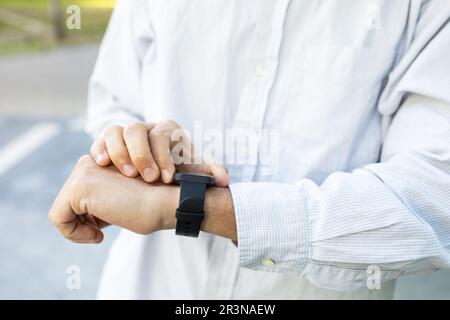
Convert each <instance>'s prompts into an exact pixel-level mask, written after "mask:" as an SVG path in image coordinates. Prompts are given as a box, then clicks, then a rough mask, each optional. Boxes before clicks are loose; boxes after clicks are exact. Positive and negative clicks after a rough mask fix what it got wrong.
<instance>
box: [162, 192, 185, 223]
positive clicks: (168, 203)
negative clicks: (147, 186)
mask: <svg viewBox="0 0 450 320" xmlns="http://www.w3.org/2000/svg"><path fill="white" fill-rule="evenodd" d="M179 200H180V187H179V186H176V185H173V186H169V187H168V192H167V194H166V198H165V199H164V200H163V201H164V202H163V214H162V219H161V229H162V230H168V229H175V227H176V224H177V219H176V218H175V212H176V210H177V208H178V203H179Z"/></svg>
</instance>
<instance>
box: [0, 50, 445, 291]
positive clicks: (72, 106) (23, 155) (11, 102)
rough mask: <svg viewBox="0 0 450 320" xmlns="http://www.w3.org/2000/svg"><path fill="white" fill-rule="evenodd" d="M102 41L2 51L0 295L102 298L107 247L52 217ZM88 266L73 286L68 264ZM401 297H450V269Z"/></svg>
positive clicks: (413, 281)
mask: <svg viewBox="0 0 450 320" xmlns="http://www.w3.org/2000/svg"><path fill="white" fill-rule="evenodd" d="M96 52H97V48H96V47H90V46H87V47H79V48H78V47H77V48H65V49H59V50H55V51H52V52H48V53H40V54H34V55H25V56H18V57H13V58H11V57H8V58H0V299H31V298H35V299H90V298H95V291H96V287H97V284H98V280H99V275H100V272H101V267H102V264H103V263H104V261H105V259H106V253H107V249H108V247H109V245H110V243H111V240H112V239H113V238H114V236H115V234H116V233H117V229H116V228H110V229H109V230H108V231H107V232H106V235H105V236H106V237H105V239H106V241H105V242H104V243H103V244H101V245H89V246H86V245H75V244H72V243H69V242H68V241H65V240H64V239H63V238H61V237H60V236H59V235H58V234H57V232H56V230H55V229H54V228H53V227H52V226H51V225H50V223H49V222H48V220H47V212H48V209H49V208H50V205H51V203H52V200H53V198H54V197H55V195H56V193H57V192H58V189H59V188H60V187H61V185H62V184H63V182H64V180H65V179H66V177H67V176H68V175H69V173H70V171H71V169H72V168H73V166H74V164H75V162H76V160H77V159H78V157H79V156H80V155H81V154H83V153H86V152H87V150H88V148H89V144H90V140H89V138H88V137H87V136H86V135H85V134H84V133H83V132H82V126H83V118H82V116H83V112H84V110H85V101H86V90H85V89H86V86H87V80H88V77H89V75H90V73H91V70H92V66H93V63H94V60H95V55H96ZM72 265H76V266H79V267H80V270H81V289H80V290H70V289H69V288H68V287H67V285H66V281H67V279H68V274H67V268H68V267H70V266H72ZM396 298H398V299H414V298H415V299H418V298H423V299H432V298H436V299H450V272H448V271H441V272H436V273H432V274H425V275H421V276H411V277H404V278H402V279H401V280H399V281H398V285H397V291H396Z"/></svg>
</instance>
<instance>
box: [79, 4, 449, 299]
mask: <svg viewBox="0 0 450 320" xmlns="http://www.w3.org/2000/svg"><path fill="white" fill-rule="evenodd" d="M449 19H450V2H449V1H447V0H429V1H427V0H395V1H393V0H341V1H332V0H315V1H312V0H291V1H288V0H276V1H275V0H267V1H242V0H234V1H232V0H215V1H209V0H195V1H194V0H191V1H183V0H174V1H162V0H161V1H157V0H153V1H143V0H119V1H118V5H117V8H116V10H115V13H114V15H113V18H112V21H111V24H110V26H109V29H108V32H107V34H106V36H105V39H104V42H103V45H102V48H101V51H100V54H99V59H98V62H97V66H96V68H95V71H94V73H93V76H92V79H91V84H90V98H89V117H88V126H87V129H88V131H89V132H90V133H92V134H93V135H97V134H98V133H99V132H101V130H102V129H103V128H104V127H105V126H106V125H108V124H111V123H118V124H122V125H125V124H127V123H130V122H133V121H144V120H145V121H159V120H161V119H164V118H171V119H174V120H176V121H177V122H179V123H180V124H181V125H182V126H183V127H184V128H186V129H187V130H190V131H193V130H194V129H195V128H194V127H195V123H198V122H200V123H201V124H202V126H203V128H204V129H206V130H207V129H219V130H220V131H222V132H225V131H226V130H227V129H242V128H244V129H251V130H255V131H258V130H273V131H276V132H277V134H278V137H279V139H278V145H277V147H276V149H275V150H276V152H277V157H276V159H277V170H272V171H271V172H269V173H268V172H267V171H265V170H263V169H264V166H263V164H262V163H261V157H260V158H258V161H255V162H254V163H252V162H251V161H248V162H246V163H244V164H236V163H227V161H225V165H227V167H228V168H229V171H230V175H231V179H232V184H231V186H230V189H231V193H232V197H233V203H234V208H235V214H236V220H237V230H238V246H237V247H235V246H234V245H233V244H231V243H230V242H229V241H228V240H225V239H222V238H220V237H215V236H212V235H208V234H202V235H201V236H200V238H199V239H186V238H179V237H175V235H174V234H173V232H169V231H164V232H158V233H155V234H152V235H150V236H145V237H144V236H139V235H135V234H132V233H130V232H128V231H123V232H122V233H121V235H120V236H119V238H118V239H117V240H116V242H115V244H114V246H113V247H112V249H111V252H110V255H109V258H108V261H107V263H106V266H105V269H104V273H103V278H102V282H101V286H100V291H99V297H100V298H293V299H300V298H388V297H390V296H391V295H392V288H393V285H392V284H393V283H392V281H390V280H393V279H395V278H397V277H398V276H400V275H403V274H409V273H417V272H424V271H432V270H436V269H441V268H448V267H449V266H450V23H449ZM253 147H254V148H256V152H258V154H259V156H261V152H262V150H261V148H262V146H261V143H256V144H255V145H254V146H253ZM224 154H226V151H224ZM372 267H375V268H378V270H379V271H380V273H379V275H380V280H381V282H382V283H381V289H379V290H370V288H368V287H367V284H368V279H369V277H370V275H371V274H370V273H369V272H368V270H372V269H370V268H372Z"/></svg>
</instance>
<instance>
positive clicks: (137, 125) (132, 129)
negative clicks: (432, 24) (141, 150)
mask: <svg viewBox="0 0 450 320" xmlns="http://www.w3.org/2000/svg"><path fill="white" fill-rule="evenodd" d="M142 129H145V125H144V124H143V123H142V122H133V123H130V124H129V125H127V126H126V127H125V128H124V129H123V134H124V136H128V135H132V134H134V133H136V132H138V131H140V130H142Z"/></svg>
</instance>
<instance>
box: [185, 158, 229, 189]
mask: <svg viewBox="0 0 450 320" xmlns="http://www.w3.org/2000/svg"><path fill="white" fill-rule="evenodd" d="M178 170H179V171H180V172H199V173H204V174H209V175H212V176H213V177H214V184H215V185H216V186H217V187H227V186H228V185H229V184H230V178H229V175H228V171H227V169H226V168H225V167H224V166H221V165H219V164H215V163H209V164H207V163H205V164H184V165H181V166H179V167H178Z"/></svg>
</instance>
